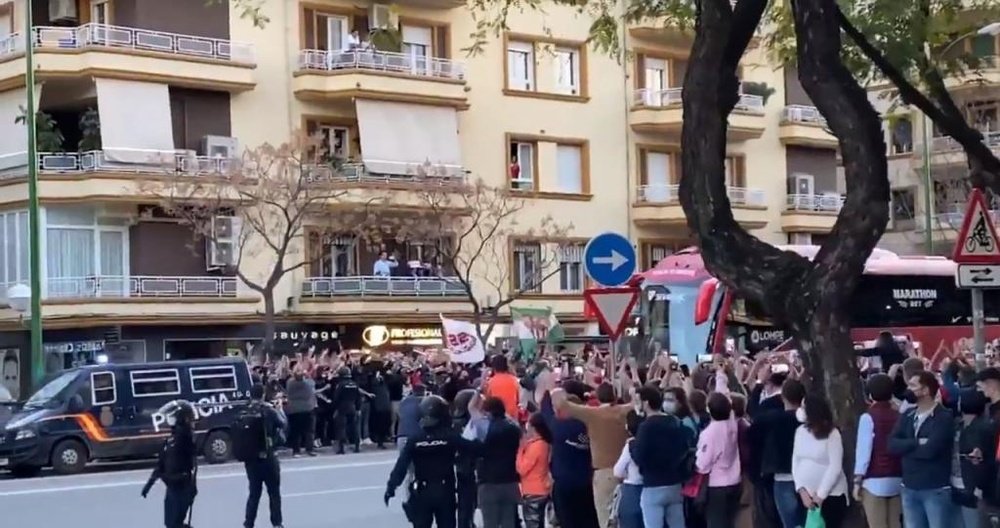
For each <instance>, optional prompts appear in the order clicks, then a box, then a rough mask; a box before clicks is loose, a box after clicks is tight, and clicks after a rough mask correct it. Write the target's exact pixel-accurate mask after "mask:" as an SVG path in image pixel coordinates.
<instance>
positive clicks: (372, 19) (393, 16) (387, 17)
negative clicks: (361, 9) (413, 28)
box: [368, 4, 399, 30]
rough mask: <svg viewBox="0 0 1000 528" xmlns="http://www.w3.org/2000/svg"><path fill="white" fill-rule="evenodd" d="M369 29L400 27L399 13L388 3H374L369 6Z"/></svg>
mask: <svg viewBox="0 0 1000 528" xmlns="http://www.w3.org/2000/svg"><path fill="white" fill-rule="evenodd" d="M368 29H391V30H397V29H399V15H398V14H397V13H396V12H395V11H393V9H392V6H390V5H388V4H372V6H371V7H370V8H368Z"/></svg>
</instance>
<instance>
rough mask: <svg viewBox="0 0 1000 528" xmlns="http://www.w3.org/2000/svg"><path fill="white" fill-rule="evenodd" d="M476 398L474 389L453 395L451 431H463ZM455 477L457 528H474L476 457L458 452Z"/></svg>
mask: <svg viewBox="0 0 1000 528" xmlns="http://www.w3.org/2000/svg"><path fill="white" fill-rule="evenodd" d="M475 396H476V390H475V389H463V390H460V391H458V393H457V394H456V395H455V401H454V402H452V406H451V421H452V427H453V429H454V430H455V431H456V432H458V433H459V434H461V433H462V431H464V430H465V426H466V425H468V424H469V420H470V419H471V418H472V417H471V416H470V415H469V403H471V402H472V399H473V398H474V397H475ZM455 476H456V477H457V481H458V528H474V525H473V518H474V517H475V514H476V457H475V456H473V455H472V454H471V453H465V452H460V453H458V456H457V457H456V458H455Z"/></svg>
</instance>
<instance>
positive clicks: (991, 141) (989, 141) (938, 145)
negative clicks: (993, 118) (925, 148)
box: [931, 130, 1000, 152]
mask: <svg viewBox="0 0 1000 528" xmlns="http://www.w3.org/2000/svg"><path fill="white" fill-rule="evenodd" d="M980 132H981V133H982V134H983V143H984V144H986V146H987V147H990V148H991V149H998V148H1000V131H997V130H992V131H982V130H981V131H980ZM931 150H933V151H934V152H954V151H959V150H962V145H960V144H959V143H958V141H955V140H954V139H952V138H951V137H949V136H940V137H936V138H933V139H932V140H931Z"/></svg>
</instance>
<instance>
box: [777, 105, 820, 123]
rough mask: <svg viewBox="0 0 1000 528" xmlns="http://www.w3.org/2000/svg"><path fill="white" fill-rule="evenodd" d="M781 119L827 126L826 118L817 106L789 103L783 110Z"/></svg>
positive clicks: (786, 121) (789, 121)
mask: <svg viewBox="0 0 1000 528" xmlns="http://www.w3.org/2000/svg"><path fill="white" fill-rule="evenodd" d="M781 121H782V122H784V123H805V124H809V125H819V126H823V127H825V126H826V118H824V117H823V115H822V114H820V113H819V109H817V108H816V107H815V106H806V105H788V106H786V107H785V108H784V109H782V111H781Z"/></svg>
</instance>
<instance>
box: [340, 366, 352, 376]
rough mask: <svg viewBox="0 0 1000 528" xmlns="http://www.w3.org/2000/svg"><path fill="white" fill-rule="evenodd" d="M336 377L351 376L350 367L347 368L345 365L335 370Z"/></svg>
mask: <svg viewBox="0 0 1000 528" xmlns="http://www.w3.org/2000/svg"><path fill="white" fill-rule="evenodd" d="M337 377H338V378H349V377H351V369H349V368H347V367H340V370H338V371H337Z"/></svg>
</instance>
